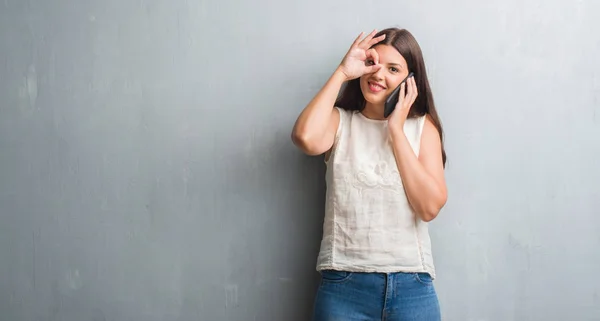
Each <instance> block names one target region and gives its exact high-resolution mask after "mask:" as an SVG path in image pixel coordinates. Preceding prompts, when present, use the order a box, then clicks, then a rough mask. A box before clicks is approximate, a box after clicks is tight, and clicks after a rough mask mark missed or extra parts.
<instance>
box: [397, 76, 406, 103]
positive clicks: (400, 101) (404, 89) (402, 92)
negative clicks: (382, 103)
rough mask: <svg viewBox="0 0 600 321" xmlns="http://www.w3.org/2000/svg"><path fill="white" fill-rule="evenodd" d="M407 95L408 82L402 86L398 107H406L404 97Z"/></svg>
mask: <svg viewBox="0 0 600 321" xmlns="http://www.w3.org/2000/svg"><path fill="white" fill-rule="evenodd" d="M405 93H406V82H403V83H402V84H400V94H399V95H398V105H399V106H400V107H403V105H404V96H405Z"/></svg>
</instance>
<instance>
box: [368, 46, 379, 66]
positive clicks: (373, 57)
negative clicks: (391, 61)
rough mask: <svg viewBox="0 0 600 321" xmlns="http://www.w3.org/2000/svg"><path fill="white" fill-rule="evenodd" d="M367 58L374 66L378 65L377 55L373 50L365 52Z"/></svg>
mask: <svg viewBox="0 0 600 321" xmlns="http://www.w3.org/2000/svg"><path fill="white" fill-rule="evenodd" d="M367 58H372V59H373V62H374V63H375V64H376V65H379V54H378V53H377V51H376V50H375V49H373V48H371V49H369V50H367Z"/></svg>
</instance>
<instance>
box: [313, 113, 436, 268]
mask: <svg viewBox="0 0 600 321" xmlns="http://www.w3.org/2000/svg"><path fill="white" fill-rule="evenodd" d="M336 108H337V109H338V110H339V112H340V123H339V126H338V129H337V133H336V136H335V141H334V144H333V148H332V151H331V153H330V155H329V158H328V159H327V160H326V164H327V174H326V183H327V196H326V204H325V220H324V224H323V239H322V241H321V249H320V253H319V257H318V260H317V270H324V269H332V270H343V271H350V272H381V273H392V272H426V273H429V274H430V275H431V277H432V278H435V268H434V264H433V258H432V253H431V241H430V238H429V231H428V228H427V226H428V224H427V223H426V222H424V221H422V220H421V219H420V218H419V217H418V216H417V215H416V214H414V212H413V210H412V208H411V207H410V205H409V202H408V199H407V197H406V194H405V191H404V187H403V185H402V180H401V178H400V174H399V172H398V167H397V166H396V159H395V158H394V152H393V150H392V145H391V141H390V138H389V134H388V126H387V120H374V119H370V118H367V117H365V116H364V115H363V114H362V113H360V112H358V111H346V110H343V109H341V108H338V107H336ZM424 123H425V116H423V117H418V118H410V119H407V120H406V122H405V125H404V133H405V135H406V136H407V138H408V140H409V142H410V144H411V146H412V149H413V151H414V152H415V154H416V155H418V154H419V147H420V142H421V133H422V131H423V125H424Z"/></svg>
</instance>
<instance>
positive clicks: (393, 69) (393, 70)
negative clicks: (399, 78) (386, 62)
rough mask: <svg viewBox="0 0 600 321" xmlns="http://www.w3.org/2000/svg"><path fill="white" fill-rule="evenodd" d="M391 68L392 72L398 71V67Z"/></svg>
mask: <svg viewBox="0 0 600 321" xmlns="http://www.w3.org/2000/svg"><path fill="white" fill-rule="evenodd" d="M390 70H391V71H392V72H398V69H396V68H394V67H392V68H390Z"/></svg>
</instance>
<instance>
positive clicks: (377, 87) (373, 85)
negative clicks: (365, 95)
mask: <svg viewBox="0 0 600 321" xmlns="http://www.w3.org/2000/svg"><path fill="white" fill-rule="evenodd" d="M368 83H369V89H370V90H371V91H372V92H380V91H382V90H385V89H386V88H385V87H383V86H382V85H380V84H377V83H374V82H370V81H369V82H368Z"/></svg>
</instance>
